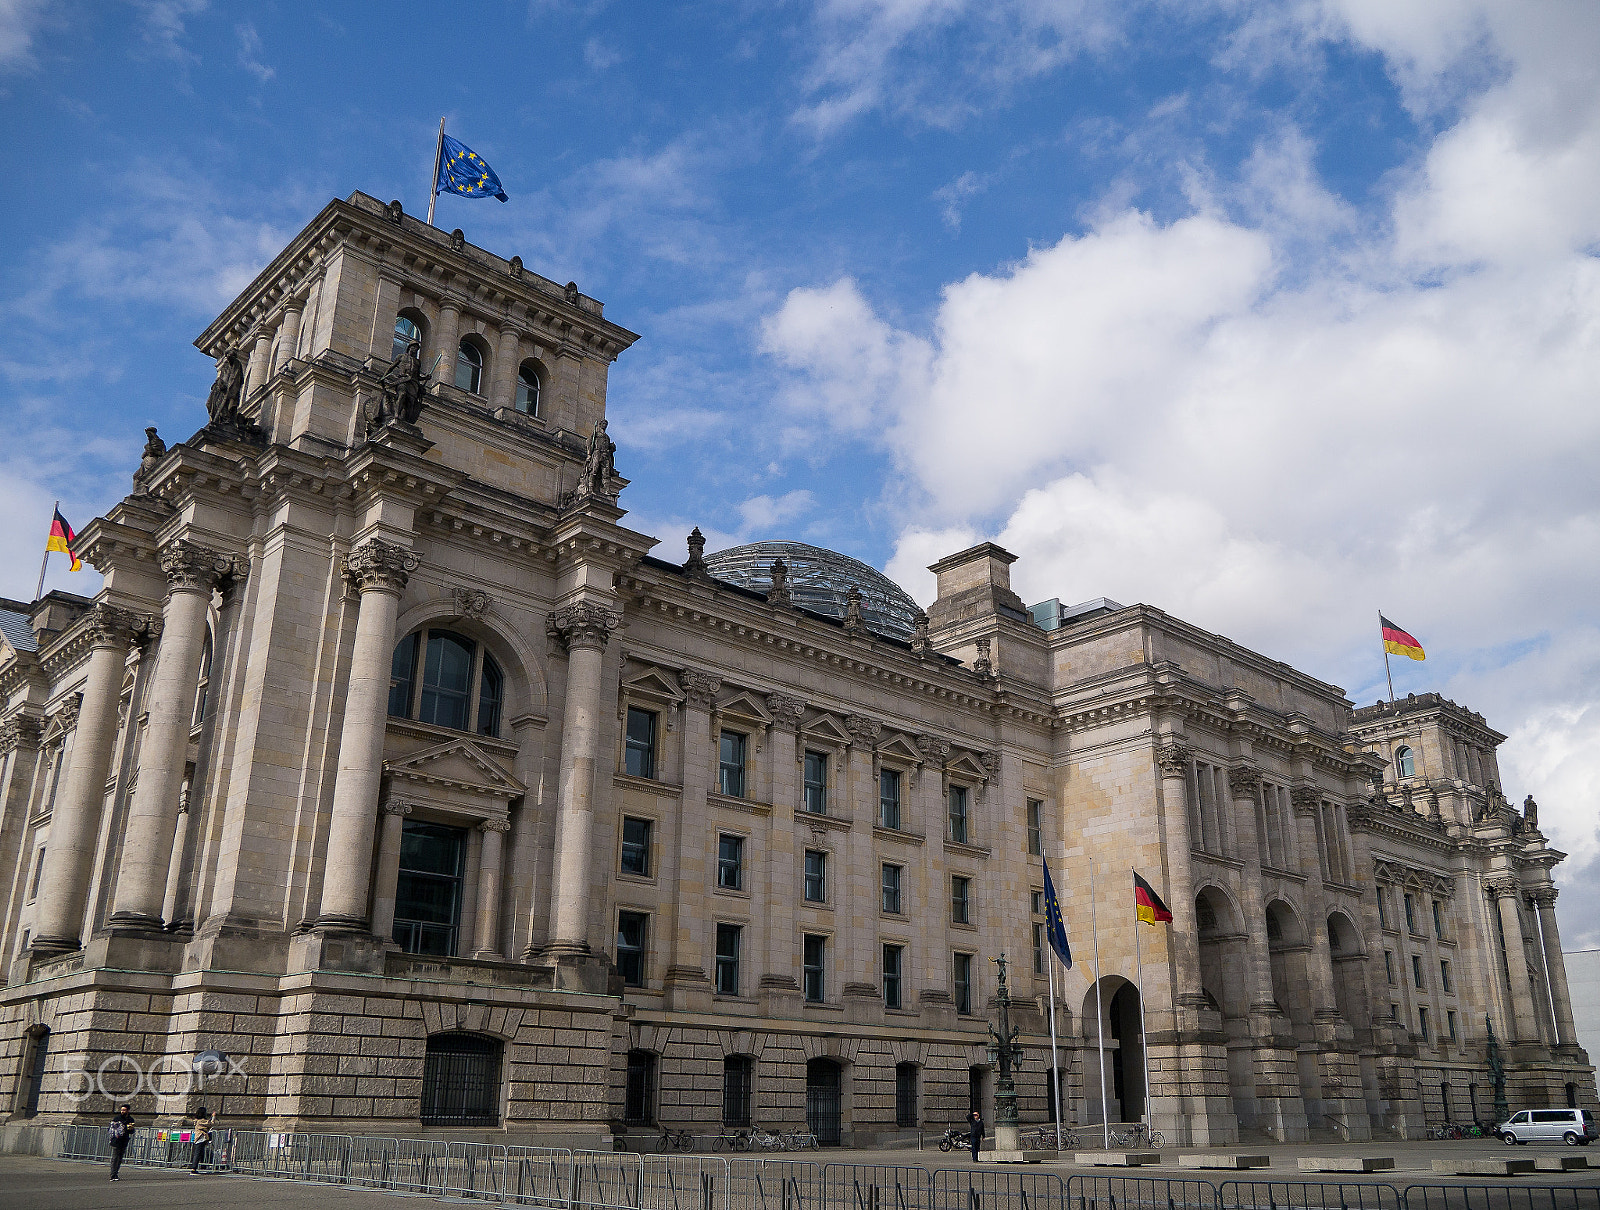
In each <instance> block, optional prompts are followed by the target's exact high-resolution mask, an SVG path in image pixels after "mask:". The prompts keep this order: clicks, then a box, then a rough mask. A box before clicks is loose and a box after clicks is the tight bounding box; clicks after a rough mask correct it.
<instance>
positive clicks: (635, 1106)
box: [622, 1050, 656, 1126]
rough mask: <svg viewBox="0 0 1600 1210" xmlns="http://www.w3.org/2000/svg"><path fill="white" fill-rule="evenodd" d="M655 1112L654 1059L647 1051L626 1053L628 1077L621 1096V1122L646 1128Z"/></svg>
mask: <svg viewBox="0 0 1600 1210" xmlns="http://www.w3.org/2000/svg"><path fill="white" fill-rule="evenodd" d="M655 1112H656V1057H655V1055H653V1054H651V1053H650V1052H649V1051H648V1050H630V1051H629V1052H628V1075H627V1083H626V1084H625V1085H624V1089H623V1095H622V1120H623V1121H625V1122H627V1123H628V1124H629V1125H630V1126H648V1125H650V1123H651V1122H653V1121H654V1120H655Z"/></svg>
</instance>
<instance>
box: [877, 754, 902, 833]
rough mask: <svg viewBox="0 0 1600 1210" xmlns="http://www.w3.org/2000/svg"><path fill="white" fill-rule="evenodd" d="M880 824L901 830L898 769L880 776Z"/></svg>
mask: <svg viewBox="0 0 1600 1210" xmlns="http://www.w3.org/2000/svg"><path fill="white" fill-rule="evenodd" d="M878 824H879V826H880V827H885V828H893V829H894V830H895V831H897V832H898V831H899V830H900V773H899V771H898V770H896V769H885V770H883V771H882V772H881V773H879V774H878Z"/></svg>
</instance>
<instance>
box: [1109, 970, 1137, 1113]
mask: <svg viewBox="0 0 1600 1210" xmlns="http://www.w3.org/2000/svg"><path fill="white" fill-rule="evenodd" d="M1107 1009H1108V1010H1109V1011H1108V1013H1107V1015H1108V1016H1109V1017H1110V1018H1111V1030H1110V1033H1111V1037H1112V1038H1113V1039H1115V1040H1116V1043H1117V1047H1116V1049H1115V1050H1113V1051H1111V1052H1110V1059H1111V1078H1112V1081H1113V1084H1114V1087H1113V1089H1112V1093H1111V1095H1112V1096H1113V1097H1115V1098H1116V1100H1117V1103H1118V1104H1119V1105H1121V1106H1122V1120H1123V1121H1125V1122H1139V1121H1143V1120H1144V1113H1145V1104H1144V1030H1143V1023H1142V1022H1141V1021H1140V1014H1139V991H1138V989H1137V988H1136V987H1134V985H1133V984H1131V983H1124V984H1123V985H1122V986H1121V987H1120V988H1118V989H1117V994H1116V995H1114V996H1112V997H1111V1003H1110V1004H1109V1005H1107Z"/></svg>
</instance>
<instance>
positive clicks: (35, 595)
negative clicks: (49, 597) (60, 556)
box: [33, 500, 61, 601]
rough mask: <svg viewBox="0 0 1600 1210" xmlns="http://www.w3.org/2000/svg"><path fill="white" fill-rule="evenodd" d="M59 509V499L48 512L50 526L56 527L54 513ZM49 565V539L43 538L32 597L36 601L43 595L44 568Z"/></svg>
mask: <svg viewBox="0 0 1600 1210" xmlns="http://www.w3.org/2000/svg"><path fill="white" fill-rule="evenodd" d="M60 511H61V501H59V500H57V501H56V512H55V513H51V514H50V528H51V529H52V530H53V529H55V527H56V513H58V512H60ZM49 566H50V540H49V539H48V538H46V539H45V547H44V558H42V559H40V560H39V587H37V588H35V589H34V590H33V599H34V600H35V601H37V600H38V599H39V598H40V597H42V596H44V570H45V568H47V567H49Z"/></svg>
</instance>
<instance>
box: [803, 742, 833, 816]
mask: <svg viewBox="0 0 1600 1210" xmlns="http://www.w3.org/2000/svg"><path fill="white" fill-rule="evenodd" d="M805 775H806V810H808V811H811V812H813V813H815V814H817V815H826V814H827V813H828V754H827V753H826V752H807V753H806V768H805Z"/></svg>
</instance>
